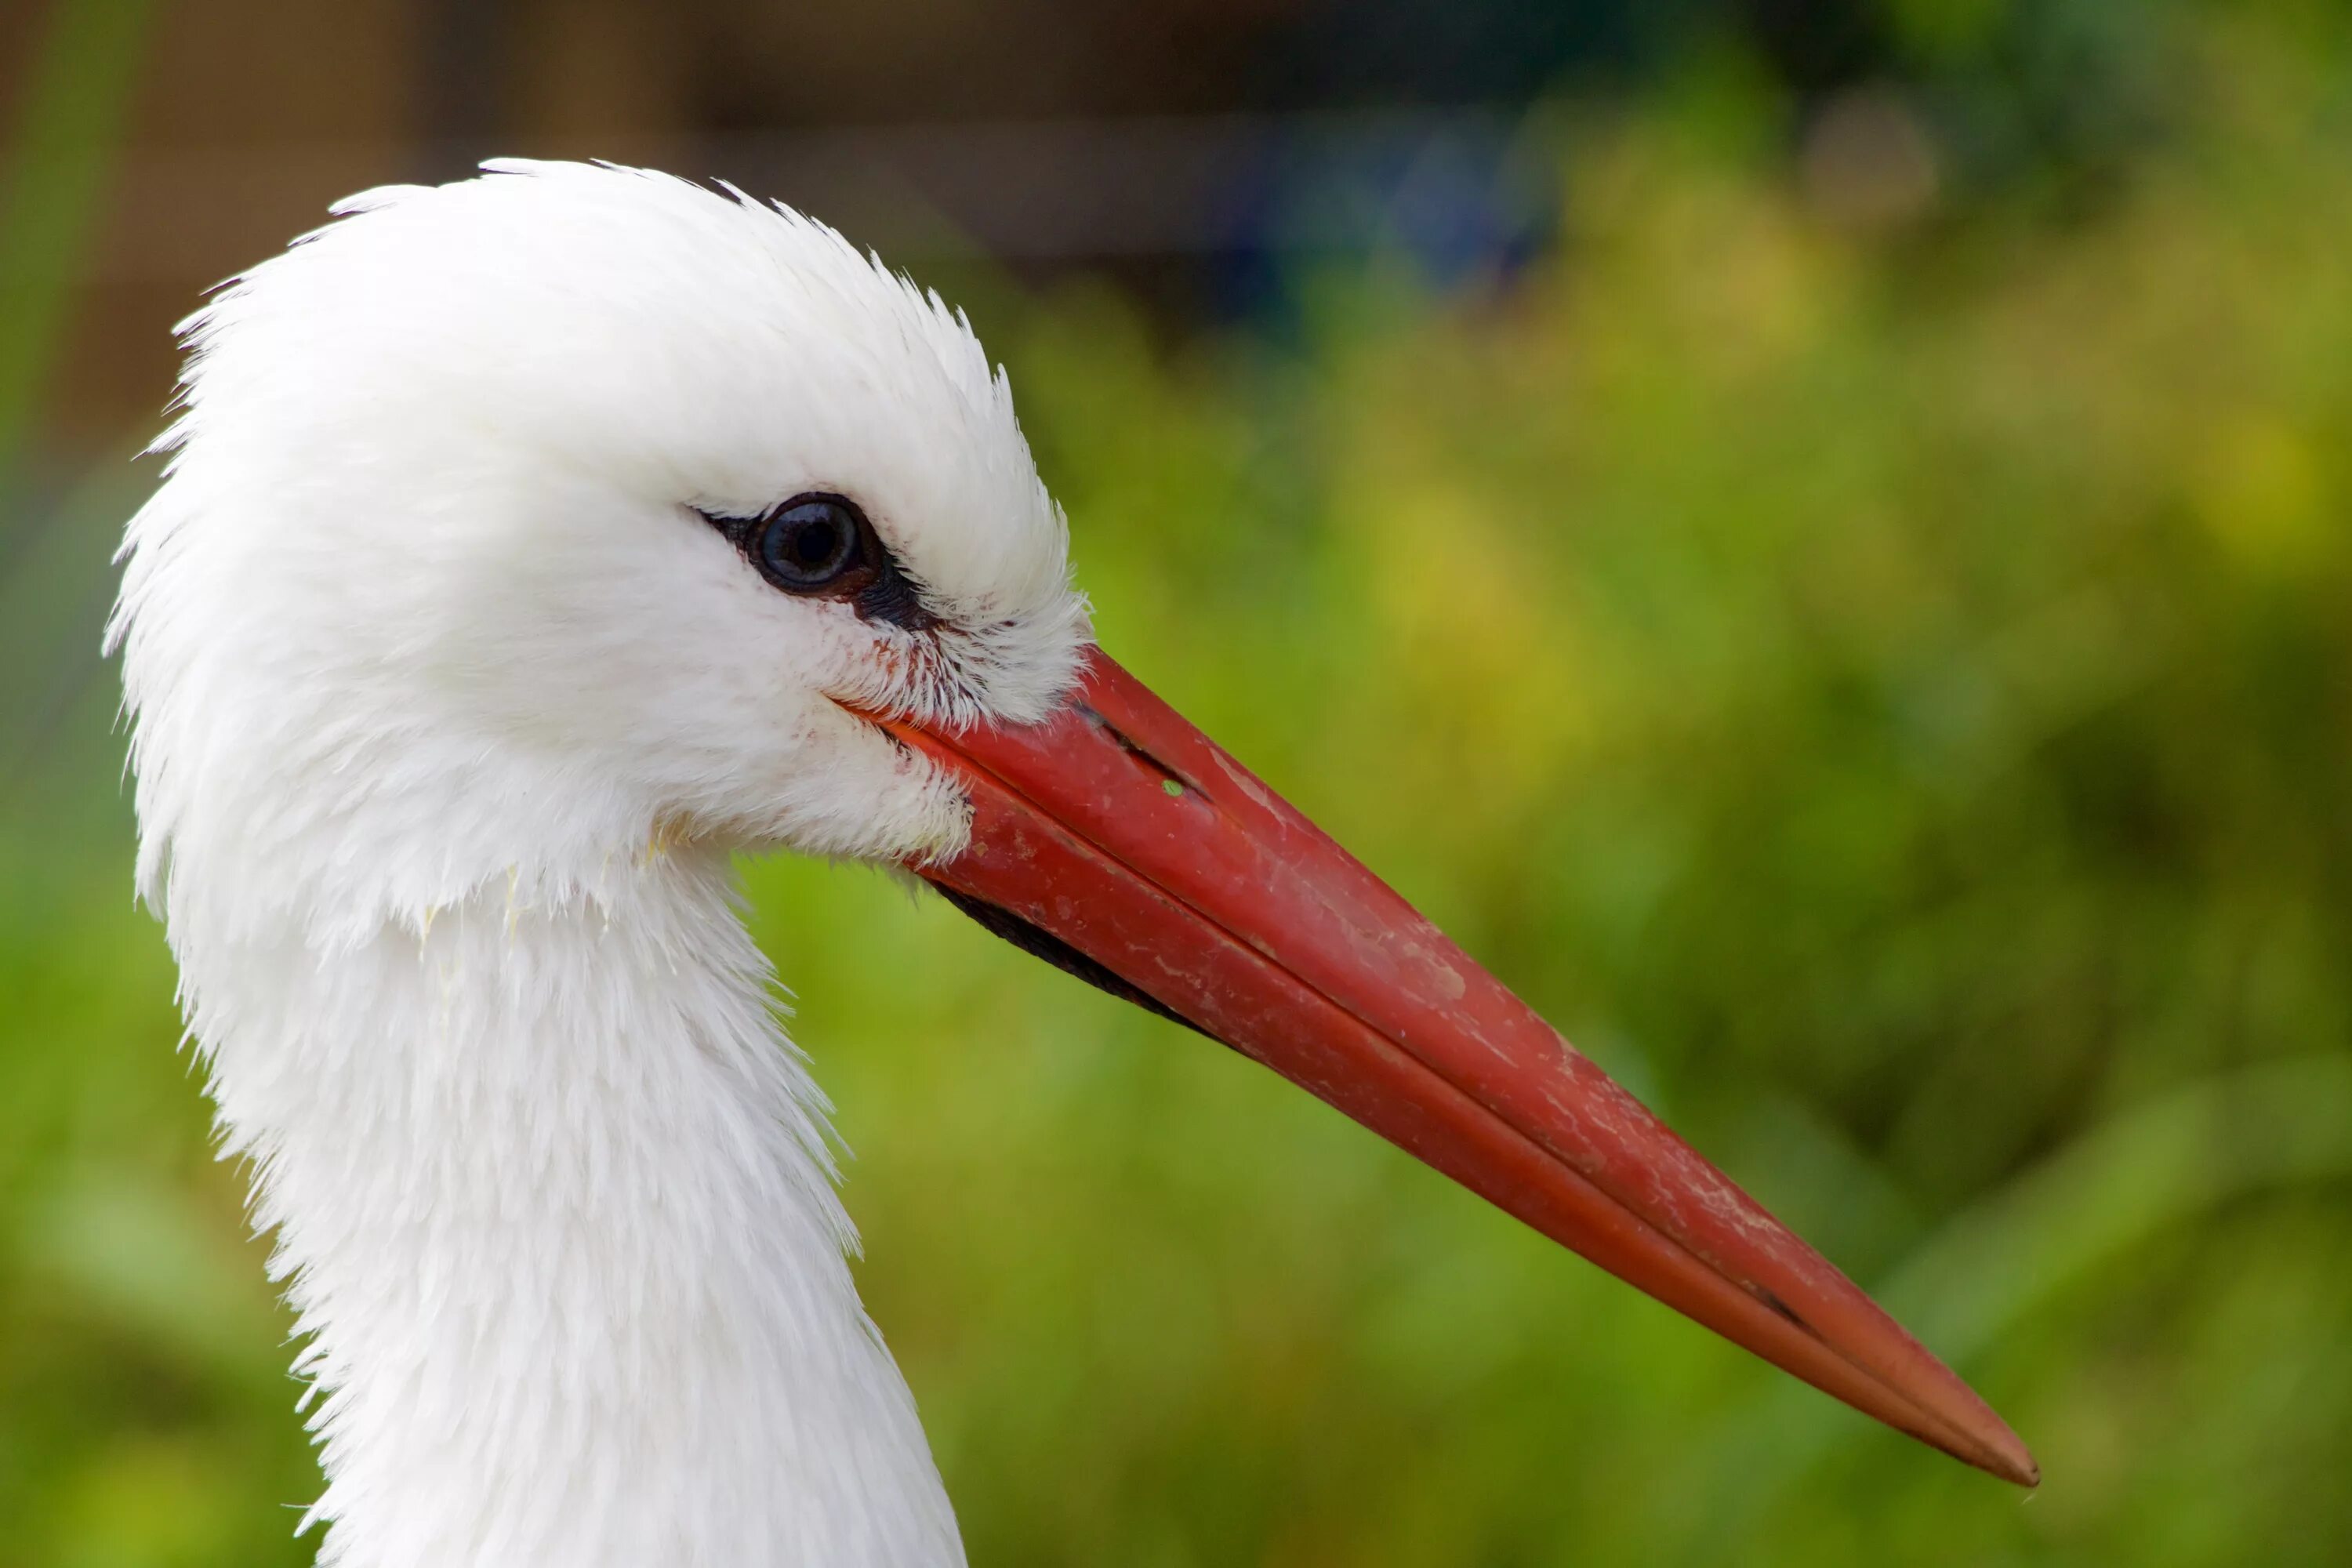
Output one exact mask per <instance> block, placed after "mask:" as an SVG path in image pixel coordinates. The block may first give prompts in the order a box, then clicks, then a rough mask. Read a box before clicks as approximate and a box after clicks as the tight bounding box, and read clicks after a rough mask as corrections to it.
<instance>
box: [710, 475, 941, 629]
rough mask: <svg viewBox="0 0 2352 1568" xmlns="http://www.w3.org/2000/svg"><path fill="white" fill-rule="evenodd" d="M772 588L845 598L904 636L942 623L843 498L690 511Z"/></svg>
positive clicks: (822, 495) (810, 496)
mask: <svg viewBox="0 0 2352 1568" xmlns="http://www.w3.org/2000/svg"><path fill="white" fill-rule="evenodd" d="M695 510H696V512H697V515H698V516H699V517H701V519H702V520H703V521H705V522H707V523H709V524H710V526H711V527H713V528H715V529H717V530H719V532H721V533H723V534H725V535H726V536H727V537H728V539H729V540H730V541H731V542H733V543H734V545H735V548H736V549H737V550H739V551H740V552H742V555H743V559H744V560H745V561H747V562H749V563H751V565H752V567H753V568H755V569H756V570H757V571H758V572H759V574H760V575H761V576H762V577H764V578H766V579H767V580H768V582H769V584H771V585H772V586H773V587H776V588H779V589H781V590H782V591H783V592H784V593H787V594H791V595H795V596H797V597H801V598H824V599H846V600H848V601H850V603H851V604H852V605H854V606H855V607H856V611H857V613H858V615H859V616H861V617H863V618H864V619H866V620H869V621H887V622H888V623H889V624H890V625H892V626H903V627H905V628H906V629H907V630H908V631H921V630H924V629H925V628H927V627H929V626H937V625H938V624H939V621H940V617H939V616H937V615H936V614H934V613H933V612H932V611H931V610H930V609H929V607H927V606H926V605H924V604H923V600H922V593H921V590H920V589H919V587H918V585H917V584H916V583H915V581H914V579H913V578H911V577H909V576H908V574H907V573H906V571H905V569H904V568H903V567H901V566H900V565H899V564H898V557H897V556H895V555H893V554H892V553H891V552H890V548H889V546H888V545H887V544H885V543H883V542H882V538H881V536H880V535H879V534H877V532H875V531H874V525H873V524H872V523H870V522H868V521H866V513H865V512H864V511H863V510H860V508H859V507H858V505H857V503H856V501H854V500H850V499H849V498H848V497H847V496H842V495H835V494H833V493H832V492H830V491H826V490H808V491H804V492H803V493H802V494H800V495H796V496H794V497H793V499H792V500H788V501H783V502H781V503H780V504H778V505H775V506H772V507H770V508H769V509H768V510H766V511H763V512H761V513H760V514H759V515H758V516H756V517H721V516H719V515H718V514H716V513H713V512H708V511H703V510H701V509H700V508H697V509H695Z"/></svg>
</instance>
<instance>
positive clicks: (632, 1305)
mask: <svg viewBox="0 0 2352 1568" xmlns="http://www.w3.org/2000/svg"><path fill="white" fill-rule="evenodd" d="M599 883H600V886H599V888H598V889H597V893H596V895H595V897H593V899H592V898H587V897H582V898H578V899H574V900H570V901H568V902H563V903H561V904H560V905H558V906H557V907H546V906H540V907H524V906H520V905H518V904H517V903H516V902H515V901H514V899H513V896H512V895H511V894H510V893H509V891H508V889H507V887H506V886H505V884H504V883H503V882H500V883H499V884H496V885H494V886H492V887H491V888H488V889H485V890H482V891H479V892H478V893H476V894H475V895H473V896H472V897H469V898H467V899H466V900H462V901H460V902H458V903H457V904H455V905H454V906H452V907H448V908H444V909H440V910H436V911H435V912H434V915H433V917H432V919H431V920H430V921H424V922H420V923H419V924H418V925H414V926H412V925H409V924H407V923H404V922H401V921H387V922H385V923H384V924H383V925H382V926H381V928H379V929H376V930H374V931H373V933H372V934H366V935H362V936H360V937H358V938H357V939H356V940H352V939H348V938H339V939H338V940H335V941H334V942H331V943H328V942H321V940H320V938H319V936H318V935H317V934H316V933H315V931H312V932H306V931H304V930H302V929H300V928H299V927H298V926H297V925H296V924H295V923H294V922H293V921H290V920H289V921H288V922H286V924H285V927H284V929H283V930H281V931H276V932H274V933H273V932H272V931H268V930H266V929H265V930H253V929H249V928H248V929H241V930H237V931H233V932H224V933H222V934H221V935H220V936H219V938H218V939H217V940H210V941H208V940H207V937H208V933H207V931H205V930H204V929H201V922H200V921H199V922H194V925H193V926H192V922H191V921H186V920H182V919H175V920H174V921H173V932H172V935H173V945H174V947H175V948H176V949H177V950H178V952H179V954H180V958H181V963H182V970H183V974H184V984H185V991H186V995H187V999H188V1007H189V1014H190V1022H191V1025H192V1026H193V1030H194V1035H195V1037H196V1038H197V1039H198V1040H199V1041H200V1042H201V1045H202V1049H203V1050H204V1052H205V1058H206V1060H207V1063H208V1066H209V1068H210V1072H211V1079H212V1089H213V1093H214V1095H215V1099H216V1100H217V1101H218V1103H219V1107H220V1116H221V1121H222V1124H223V1127H224V1129H225V1131H226V1142H227V1146H228V1148H229V1150H230V1152H234V1153H236V1154H239V1155H243V1156H245V1157H247V1158H248V1159H249V1160H250V1161H251V1163H252V1168H253V1171H254V1173H255V1174H254V1182H255V1197H256V1208H257V1215H258V1217H259V1219H260V1220H261V1221H262V1223H264V1224H265V1225H268V1226H274V1227H276V1230H277V1232H278V1255H277V1260H276V1268H277V1271H278V1275H279V1277H280V1278H282V1279H285V1280H286V1281H287V1289H288V1291H289V1296H290V1298H291V1300H293V1302H294V1303H295V1305H296V1307H297V1308H298V1310H299V1312H300V1318H301V1322H300V1326H301V1330H302V1331H303V1333H304V1334H306V1335H307V1336H308V1346H307V1349H306V1350H305V1351H304V1352H303V1354H302V1357H301V1360H300V1362H299V1369H300V1370H301V1371H302V1372H303V1373H306V1374H307V1375H308V1376H309V1377H310V1379H311V1380H312V1383H313V1385H314V1393H315V1394H316V1404H315V1405H314V1406H313V1407H312V1414H311V1417H310V1420H311V1425H312V1427H313V1429H314V1430H315V1431H316V1432H317V1433H318V1435H319V1438H320V1446H321V1449H322V1458H323V1462H324V1465H325V1468H326V1472H327V1478H328V1485H327V1488H326V1491H325V1493H324V1495H323V1496H322V1497H321V1498H320V1500H319V1502H318V1504H317V1505H316V1507H315V1508H314V1510H312V1514H313V1517H314V1518H316V1519H319V1520H323V1521H326V1522H327V1524H328V1527H329V1528H328V1533H327V1537H326V1543H325V1545H324V1547H323V1549H322V1551H321V1552H320V1562H321V1563H328V1564H340V1565H342V1568H426V1565H428V1564H429V1565H431V1568H456V1565H459V1564H491V1563H496V1564H499V1565H500V1568H556V1565H558V1564H561V1565H563V1568H600V1565H603V1564H614V1565H615V1568H617V1565H620V1564H630V1565H632V1568H643V1565H645V1564H648V1563H662V1564H678V1565H684V1564H703V1563H708V1564H713V1565H717V1564H728V1565H730V1568H784V1565H788V1564H792V1565H797V1564H825V1565H828V1568H865V1565H869V1564H870V1565H876V1568H879V1565H882V1564H891V1565H899V1564H905V1565H909V1568H912V1565H921V1568H939V1565H943V1564H954V1563H961V1562H962V1552H961V1547H960V1546H959V1545H958V1543H957V1538H956V1531H955V1525H954V1521H953V1519H952V1516H951V1515H950V1510H949V1508H948V1503H947V1500H946V1497H945V1495H944V1493H943V1492H942V1490H941V1489H940V1482H939V1478H938V1474H937V1472H936V1470H935V1468H933V1466H932V1463H931V1460H930V1457H929V1452H928V1450H927V1448H926V1447H925V1446H924V1443H923V1439H922V1435H921V1432H920V1430H919V1426H918V1425H917V1423H916V1419H915V1415H914V1409H913V1405H912V1402H911V1400H910V1398H909V1396H908V1392H907V1389H906V1385H905V1384H904V1382H903V1381H902V1380H901V1378H900V1377H899V1375H898V1370H897V1368H896V1367H895V1366H894V1365H893V1364H892V1363H891V1361H890V1358H889V1356H888V1353H887V1352H886V1351H885V1350H884V1349H883V1347H882V1344H881V1342H880V1340H879V1337H878V1336H877V1333H876V1332H875V1330H874V1328H873V1326H872V1324H871V1323H870V1322H869V1321H868V1320H867V1319H866V1315H865V1312H864V1311H863V1310H862V1309H861V1307H860V1306H859V1304H858V1300H857V1297H856V1290H855V1288H854V1286H853V1285H852V1283H851V1280H850V1277H849V1272H848V1268H847V1265H846V1263H845V1258H844V1254H845V1250H846V1249H848V1248H850V1247H854V1246H855V1241H856V1238H855V1236H854V1234H853V1232H852V1230H851V1227H850V1225H849V1221H848V1219H847V1217H846V1215H845V1214H844V1213H843V1212H842V1210H841V1207H840V1205H839V1203H838V1201H837V1199H836V1198H835V1194H834V1191H833V1186H832V1182H831V1174H832V1173H831V1169H830V1161H829V1157H828V1154H827V1152H826V1145H825V1137H826V1130H825V1127H824V1120H823V1118H824V1106H823V1100H822V1097H821V1095H820V1094H819V1093H818V1092H817V1090H816V1089H815V1088H814V1085H813V1084H812V1083H811V1082H810V1081H809V1079H808V1078H807V1076H806V1074H805V1072H804V1071H803V1068H802V1067H801V1064H800V1061H799V1058H797V1057H796V1056H795V1055H794V1054H793V1052H792V1049H791V1047H789V1046H788V1045H787V1044H786V1043H785V1042H784V1040H783V1038H782V1034H781V1033H780V1031H779V1030H778V1028H777V1026H776V1024H775V1022H774V1019H773V1017H772V1012H771V1009H770V1005H769V1002H768V992H767V980H768V976H767V973H766V969H765V965H764V963H763V962H762V960H761V957H760V955H759V952H758V951H757V950H756V949H755V948H754V947H753V946H752V944H751V942H750V940H749V938H748V937H747V935H746V934H745V932H744V931H743V930H742V927H741V925H740V921H738V919H737V918H736V915H735V912H734V910H733V909H732V907H731V901H730V900H731V889H730V880H729V877H728V873H727V868H726V867H725V864H724V862H723V860H722V859H720V858H717V857H715V856H710V855H707V854H703V853H701V852H696V851H680V852H677V853H673V854H670V855H667V856H659V855H657V856H653V857H649V858H646V861H645V862H644V863H643V864H637V865H633V866H631V867H630V868H627V869H626V870H625V873H623V874H618V875H607V876H604V877H601V878H600V879H599Z"/></svg>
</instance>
